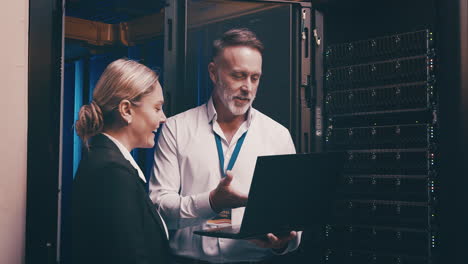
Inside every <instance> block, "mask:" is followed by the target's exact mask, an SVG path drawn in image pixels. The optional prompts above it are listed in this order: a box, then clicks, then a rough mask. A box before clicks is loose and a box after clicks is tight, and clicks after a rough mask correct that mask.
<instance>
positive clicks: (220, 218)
mask: <svg viewBox="0 0 468 264" xmlns="http://www.w3.org/2000/svg"><path fill="white" fill-rule="evenodd" d="M246 135H247V131H245V132H244V134H242V136H241V137H240V138H239V140H237V143H236V147H235V148H234V152H233V153H232V156H231V159H230V160H229V164H228V166H227V168H226V171H228V170H232V168H233V167H234V164H235V163H236V160H237V157H238V156H239V152H240V149H241V148H242V144H244V139H245V136H246ZM214 136H215V141H216V148H217V149H218V158H219V168H220V172H221V177H222V178H224V177H225V176H226V172H225V171H224V154H223V146H222V145H221V137H220V136H219V135H218V134H216V133H215V135H214ZM231 219H232V218H231V209H227V210H223V211H221V212H220V213H219V214H218V215H217V216H216V217H215V218H213V219H211V220H209V221H208V223H210V224H231Z"/></svg>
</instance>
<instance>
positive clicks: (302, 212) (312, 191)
mask: <svg viewBox="0 0 468 264" xmlns="http://www.w3.org/2000/svg"><path fill="white" fill-rule="evenodd" d="M344 158H345V153H344V152H322V153H308V154H291V155H275V156H260V157H258V159H257V163H256V165H255V170H254V175H253V178H252V184H251V185H250V191H249V199H248V202H247V205H246V207H245V212H244V217H243V219H242V223H241V225H240V226H239V225H237V226H236V225H228V226H221V227H216V228H209V229H203V230H196V231H194V234H197V235H202V236H210V237H218V238H231V239H253V238H263V237H265V235H266V234H267V233H274V234H276V235H281V234H288V233H289V232H290V231H292V230H294V231H304V230H306V229H308V228H317V227H321V226H322V225H323V224H324V223H325V222H326V221H327V220H328V217H329V215H330V213H331V202H332V198H333V197H334V196H335V192H336V187H337V185H338V180H339V177H340V175H341V173H342V170H343V166H344Z"/></svg>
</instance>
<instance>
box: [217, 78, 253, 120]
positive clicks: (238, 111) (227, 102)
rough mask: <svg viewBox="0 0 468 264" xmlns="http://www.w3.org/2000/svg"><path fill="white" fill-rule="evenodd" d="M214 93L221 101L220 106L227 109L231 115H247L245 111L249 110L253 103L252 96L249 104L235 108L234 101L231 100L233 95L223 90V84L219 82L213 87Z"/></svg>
mask: <svg viewBox="0 0 468 264" xmlns="http://www.w3.org/2000/svg"><path fill="white" fill-rule="evenodd" d="M215 89H216V93H217V94H218V97H219V98H220V99H221V102H222V104H223V105H224V106H225V107H226V108H227V109H229V111H230V112H231V114H233V115H235V116H239V115H243V114H245V113H247V110H249V108H250V106H251V105H252V103H253V101H254V100H255V96H252V98H251V99H250V101H249V103H248V104H246V105H244V106H240V107H239V106H236V104H235V102H234V100H233V97H234V96H233V95H231V94H229V92H228V90H227V89H225V88H224V84H223V83H221V82H219V83H218V85H217V87H215Z"/></svg>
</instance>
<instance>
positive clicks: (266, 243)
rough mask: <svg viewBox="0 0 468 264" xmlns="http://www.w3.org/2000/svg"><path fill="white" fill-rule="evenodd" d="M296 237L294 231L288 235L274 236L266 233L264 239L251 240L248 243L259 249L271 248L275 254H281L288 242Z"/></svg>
mask: <svg viewBox="0 0 468 264" xmlns="http://www.w3.org/2000/svg"><path fill="white" fill-rule="evenodd" d="M296 237H297V232H296V231H291V232H289V234H285V235H278V236H275V235H274V234H272V233H268V234H267V235H266V237H265V238H264V239H251V240H249V241H250V242H252V243H254V244H255V245H257V246H258V247H261V248H271V249H273V250H276V251H277V252H282V251H284V249H286V247H287V246H288V243H289V241H291V240H293V239H295V238H296Z"/></svg>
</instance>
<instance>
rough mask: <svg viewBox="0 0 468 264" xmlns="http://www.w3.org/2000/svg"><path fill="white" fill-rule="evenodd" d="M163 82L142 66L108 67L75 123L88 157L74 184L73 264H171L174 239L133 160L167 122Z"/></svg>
mask: <svg viewBox="0 0 468 264" xmlns="http://www.w3.org/2000/svg"><path fill="white" fill-rule="evenodd" d="M163 103H164V99H163V94H162V88H161V85H160V84H159V82H158V76H157V74H156V73H155V72H153V71H152V70H151V69H149V68H148V67H146V66H144V65H142V64H139V63H137V62H135V61H131V60H124V59H119V60H117V61H114V62H112V63H111V64H109V66H107V68H106V69H105V71H104V73H103V74H102V76H101V78H100V79H99V81H98V83H97V85H96V87H95V89H94V93H93V100H92V101H91V103H90V104H89V105H84V106H83V107H82V108H81V109H80V113H79V119H78V121H77V122H76V124H75V127H76V131H77V133H78V135H79V136H80V137H81V139H82V140H83V142H84V143H85V145H86V146H87V151H85V153H83V157H82V160H81V162H80V165H79V167H78V171H77V174H76V177H75V181H74V183H73V195H72V197H73V198H72V259H73V263H113V264H116V263H132V264H134V263H168V254H169V253H168V233H167V228H166V226H165V224H164V221H163V219H162V218H161V216H160V215H159V214H158V212H157V211H156V210H154V209H153V204H152V202H151V200H150V199H149V197H148V195H147V194H146V192H145V188H144V186H145V183H146V180H145V176H144V175H143V172H142V171H141V169H140V168H139V167H138V165H137V163H136V162H135V160H134V159H133V158H132V156H131V155H130V151H131V150H132V149H134V148H152V147H153V146H154V134H153V132H155V131H156V130H157V129H158V128H159V127H160V125H161V124H162V123H164V122H165V121H166V116H165V115H164V112H163V110H162V106H163Z"/></svg>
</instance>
